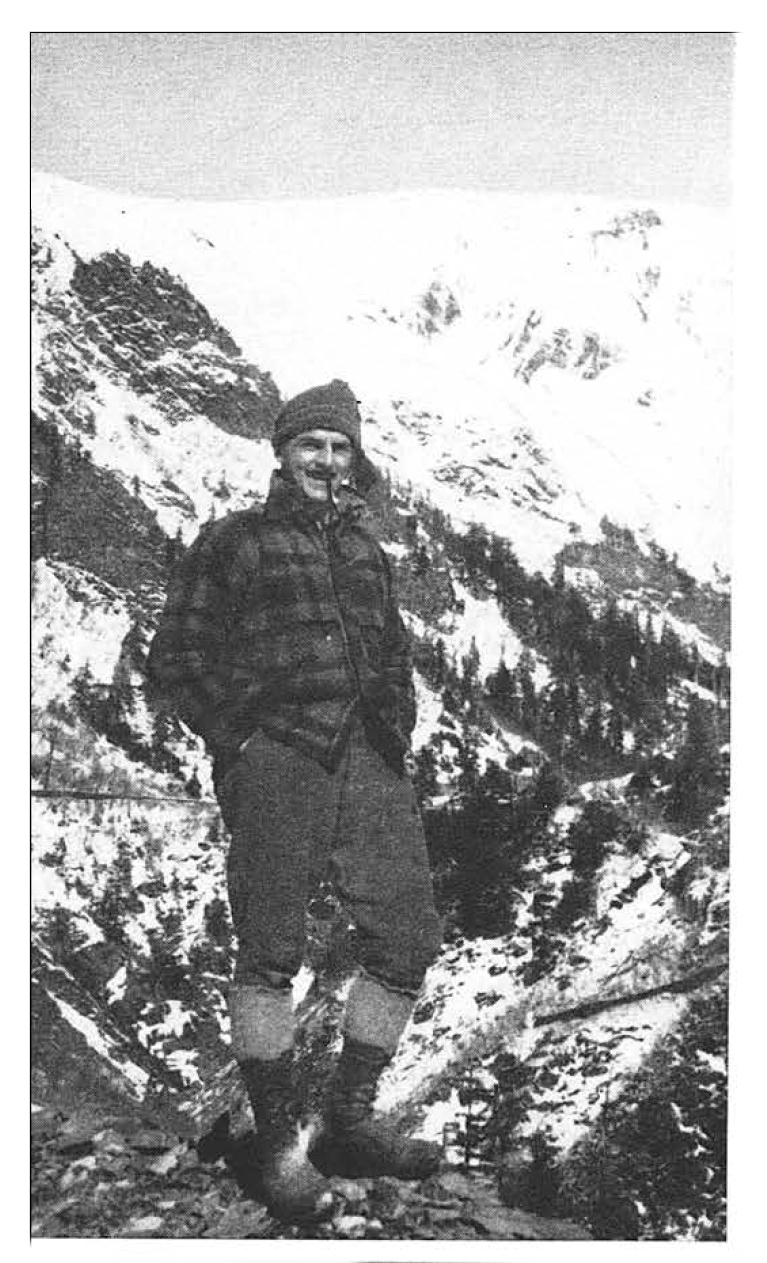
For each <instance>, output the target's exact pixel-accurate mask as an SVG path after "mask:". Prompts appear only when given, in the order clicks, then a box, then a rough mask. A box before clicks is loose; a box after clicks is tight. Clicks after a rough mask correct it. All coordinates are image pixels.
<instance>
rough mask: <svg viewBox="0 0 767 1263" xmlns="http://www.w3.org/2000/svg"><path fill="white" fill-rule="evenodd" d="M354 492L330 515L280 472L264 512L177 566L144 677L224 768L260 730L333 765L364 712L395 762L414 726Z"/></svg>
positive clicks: (395, 634)
mask: <svg viewBox="0 0 767 1263" xmlns="http://www.w3.org/2000/svg"><path fill="white" fill-rule="evenodd" d="M363 511H364V502H363V501H362V500H361V498H360V497H357V496H354V497H347V501H346V503H345V504H344V505H342V507H341V508H340V511H338V512H337V513H335V514H334V516H333V518H332V520H331V521H330V523H329V524H328V523H327V522H324V521H321V520H318V517H317V515H316V512H312V506H311V505H309V504H308V502H307V501H306V500H305V499H304V498H303V497H302V496H301V494H300V492H298V490H297V489H296V488H295V487H294V486H293V484H291V483H289V482H286V481H285V480H284V479H283V478H282V477H281V476H280V474H279V473H276V474H275V475H274V476H273V479H272V484H271V487H270V491H269V496H268V498H267V500H266V503H265V505H264V507H263V509H252V510H245V511H244V512H239V513H232V514H230V515H229V516H228V517H226V518H224V519H222V520H221V521H220V522H214V523H211V524H209V525H208V526H206V527H204V528H203V530H202V531H201V533H200V534H199V536H198V537H197V539H196V540H195V541H194V543H193V544H192V545H191V546H190V548H189V549H188V550H187V551H186V553H185V554H184V556H183V557H182V559H181V561H180V563H179V565H178V567H177V569H176V571H175V572H174V574H173V577H172V580H171V584H170V588H169V591H168V597H167V601H166V604H165V609H164V611H163V614H162V616H161V620H160V624H159V627H158V630H157V633H156V635H155V637H154V639H153V641H152V645H151V647H150V652H149V660H148V675H149V679H150V681H151V684H152V686H153V689H154V691H155V693H156V694H157V693H159V694H161V695H164V697H165V699H166V701H168V702H169V703H170V704H171V705H172V706H173V708H174V709H175V710H176V712H177V713H178V714H179V715H180V717H181V718H182V719H183V720H184V721H185V722H186V723H187V724H188V725H189V727H190V728H192V729H193V730H194V731H195V732H198V733H200V734H201V735H202V736H203V737H204V739H205V741H206V743H207V745H208V746H209V748H210V750H211V752H212V754H213V755H214V758H215V760H216V764H217V768H216V772H217V776H216V779H218V775H220V774H221V773H222V772H223V771H225V770H226V767H227V766H228V765H229V764H231V762H232V761H233V760H234V759H235V758H236V756H237V751H238V749H239V747H240V746H241V744H242V742H243V741H244V740H245V739H246V738H247V737H248V736H249V735H251V734H252V733H253V732H254V731H255V729H256V728H260V729H262V730H263V731H264V732H265V733H266V734H267V735H269V736H271V737H273V738H275V739H276V740H278V741H282V742H285V743H286V744H288V745H291V746H294V747H296V748H297V749H299V750H301V751H303V752H304V753H305V754H307V755H309V756H310V757H312V758H315V759H317V760H318V761H319V762H320V763H322V764H323V765H324V766H325V767H327V768H329V769H331V770H332V769H333V768H335V767H336V766H337V765H338V762H339V760H340V757H341V754H342V751H343V748H344V745H345V743H346V739H347V737H348V734H349V731H350V729H351V727H352V724H353V723H354V722H355V719H356V718H361V719H362V722H363V723H364V725H365V729H366V732H367V734H368V738H369V740H370V741H371V743H372V744H373V746H374V747H375V748H376V749H377V750H379V752H380V753H381V754H382V755H383V757H384V758H385V759H386V761H387V762H388V763H389V764H390V766H392V767H394V768H395V769H396V770H397V771H399V772H400V773H401V772H402V770H403V766H404V762H403V761H404V754H405V751H406V750H407V748H408V745H409V742H410V735H411V732H412V729H413V726H414V723H415V694H414V689H413V676H412V663H411V657H410V648H409V642H408V636H407V633H406V631H405V628H404V625H403V623H402V619H401V617H400V614H399V610H398V607H397V603H396V599H395V595H394V592H393V588H392V576H391V571H390V568H389V564H388V561H387V558H386V555H385V554H384V552H383V551H382V549H381V547H380V545H379V544H378V543H377V542H376V541H375V539H374V538H373V536H372V535H371V534H370V532H369V530H367V529H366V528H365V526H364V525H363V524H362V522H361V521H360V518H361V516H362V513H363Z"/></svg>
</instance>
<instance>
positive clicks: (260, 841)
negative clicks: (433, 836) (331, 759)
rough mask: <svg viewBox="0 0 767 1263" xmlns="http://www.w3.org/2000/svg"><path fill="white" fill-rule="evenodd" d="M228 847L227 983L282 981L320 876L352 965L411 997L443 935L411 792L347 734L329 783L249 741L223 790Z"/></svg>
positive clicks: (295, 758)
mask: <svg viewBox="0 0 767 1263" xmlns="http://www.w3.org/2000/svg"><path fill="white" fill-rule="evenodd" d="M220 797H221V805H222V809H223V811H224V815H225V819H226V822H227V824H228V826H229V829H230V832H231V835H232V841H231V847H230V851H229V860H228V873H227V875H228V887H229V902H230V906H231V910H232V920H233V923H234V929H235V933H236V935H237V940H238V953H237V963H236V968H235V980H236V981H237V982H242V983H248V982H258V981H260V980H262V979H263V978H264V977H265V976H266V977H271V976H273V975H274V974H277V975H279V976H280V978H284V979H287V978H290V977H292V976H293V975H294V974H295V973H296V972H297V971H298V969H299V967H300V965H301V961H302V959H303V955H304V948H305V933H306V929H305V927H306V921H305V913H306V906H307V902H308V899H309V897H310V893H311V890H312V887H313V885H314V884H316V883H317V882H318V880H319V879H320V878H321V877H322V876H323V874H324V873H325V872H327V873H328V875H329V876H330V877H331V879H332V881H333V883H334V886H335V889H336V891H337V893H338V895H339V897H340V899H341V901H342V902H343V904H344V907H345V909H346V911H347V912H348V913H349V916H350V918H351V920H352V921H353V922H354V925H355V928H356V932H357V943H358V950H359V959H360V963H361V964H362V965H363V967H364V968H365V969H366V970H367V972H368V973H370V974H371V975H373V976H374V977H377V978H378V979H380V980H381V981H382V982H384V983H386V984H388V985H389V986H391V987H396V988H400V989H402V990H405V991H411V992H413V993H414V992H415V991H417V990H418V987H419V986H420V984H421V981H422V979H423V976H424V974H425V972H426V970H427V968H428V967H429V965H430V964H431V963H432V961H433V960H434V958H435V956H436V954H437V952H438V950H439V946H440V943H441V939H442V926H441V922H440V919H439V917H438V915H437V912H436V909H435V907H434V898H433V893H432V883H431V874H430V871H429V863H428V857H427V853H426V842H425V838H424V833H423V826H422V824H421V817H420V812H419V810H418V805H417V802H416V800H415V795H414V792H413V787H412V785H411V783H410V781H409V780H408V778H406V777H400V776H398V775H397V774H396V773H395V772H393V771H392V770H391V769H390V768H389V767H388V766H387V764H386V763H384V761H383V759H382V758H381V757H380V755H379V754H377V753H376V751H375V750H373V749H372V747H371V746H370V745H369V743H368V741H367V739H366V738H365V735H364V733H363V731H362V729H361V728H357V729H355V730H354V731H353V733H352V735H351V738H350V740H349V744H348V745H347V747H346V750H345V752H344V755H343V758H342V760H341V764H340V766H339V767H338V769H337V770H336V771H335V772H328V771H326V770H325V768H323V767H321V765H320V764H319V763H317V762H315V761H314V760H312V759H309V758H308V757H306V756H305V755H303V754H301V753H299V752H298V751H296V750H293V749H292V748H291V747H289V746H286V745H283V744H282V743H280V742H276V741H272V740H271V739H270V738H269V737H267V736H265V735H264V734H263V733H261V732H256V733H255V734H254V735H253V736H252V737H251V738H250V740H249V741H248V742H247V744H246V745H245V747H244V749H243V751H242V753H241V755H240V757H239V759H238V761H237V763H236V764H235V766H234V767H233V768H232V769H231V770H230V771H229V772H228V773H227V776H226V778H225V780H224V784H223V786H222V787H221V795H220Z"/></svg>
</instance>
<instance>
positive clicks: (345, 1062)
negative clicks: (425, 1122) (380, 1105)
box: [312, 1034, 442, 1180]
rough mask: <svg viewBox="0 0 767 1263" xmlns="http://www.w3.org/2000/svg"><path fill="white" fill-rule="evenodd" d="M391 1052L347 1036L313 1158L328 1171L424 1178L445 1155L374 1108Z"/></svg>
mask: <svg viewBox="0 0 767 1263" xmlns="http://www.w3.org/2000/svg"><path fill="white" fill-rule="evenodd" d="M391 1059H392V1054H391V1053H389V1052H386V1051H384V1049H382V1048H377V1047H375V1045H373V1044H364V1043H362V1042H361V1041H359V1040H356V1039H353V1038H352V1037H351V1036H349V1035H348V1034H347V1035H346V1037H345V1039H344V1044H343V1048H342V1051H341V1055H340V1057H339V1059H338V1064H337V1066H336V1071H335V1074H334V1076H333V1080H332V1082H331V1087H330V1092H329V1096H328V1105H327V1111H326V1118H325V1130H324V1132H323V1134H322V1136H321V1137H320V1140H319V1141H318V1143H317V1145H316V1146H315V1147H314V1149H313V1150H312V1161H314V1162H315V1163H316V1164H317V1166H319V1168H320V1170H322V1171H324V1172H325V1173H326V1174H327V1175H331V1174H333V1175H343V1176H348V1177H354V1176H357V1177H363V1176H377V1175H392V1176H395V1177H396V1178H397V1179H400V1180H423V1179H425V1178H426V1177H427V1176H428V1175H431V1174H432V1173H433V1172H434V1171H436V1169H437V1167H438V1166H439V1164H440V1162H441V1159H442V1152H441V1149H440V1146H439V1145H436V1144H432V1143H431V1142H430V1141H427V1140H413V1139H411V1138H410V1137H408V1136H405V1135H403V1134H402V1133H401V1132H400V1131H398V1130H397V1128H396V1126H395V1125H394V1124H393V1123H392V1122H390V1121H389V1120H388V1119H386V1118H385V1117H384V1116H383V1115H381V1114H375V1113H374V1112H373V1101H374V1100H375V1095H376V1091H377V1088H378V1080H379V1079H380V1077H381V1075H382V1074H383V1072H384V1070H385V1069H386V1067H387V1066H388V1064H389V1062H390V1061H391Z"/></svg>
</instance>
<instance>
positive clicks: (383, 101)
mask: <svg viewBox="0 0 767 1263" xmlns="http://www.w3.org/2000/svg"><path fill="white" fill-rule="evenodd" d="M733 45H734V39H733V37H732V36H731V35H729V34H727V33H721V34H714V33H688V34H685V33H680V32H671V33H655V34H649V33H645V32H640V33H634V34H631V33H613V34H610V33H591V34H589V33H582V32H574V33H570V34H564V33H556V32H554V33H552V32H545V33H539V34H532V33H524V32H522V33H520V32H517V33H508V32H505V33H504V32H501V33H498V34H485V33H477V32H474V33H463V34H462V33H453V32H431V33H428V32H427V33H408V32H399V33H392V34H380V33H378V34H376V33H349V32H346V33H344V32H340V33H336V34H333V33H327V32H318V33H314V34H297V33H292V32H287V33H276V34H268V33H264V32H251V33H232V34H227V33H191V32H170V33H165V34H163V33H156V32H138V33H132V34H126V33H120V32H102V33H74V32H64V33H50V32H40V33H35V34H33V35H32V97H31V151H32V166H33V168H34V169H36V170H40V171H46V172H49V173H53V174H57V175H63V176H67V177H68V178H70V179H73V180H79V181H82V182H83V183H87V184H93V185H95V186H97V187H101V188H106V189H112V190H115V191H122V192H129V193H133V194H137V195H148V196H163V197H174V198H201V199H205V200H239V199H253V198H257V199H261V198H268V199H273V198H313V197H328V196H341V195H345V194H349V193H365V192H389V191H394V190H399V189H423V188H462V189H489V190H507V191H512V192H522V193H528V192H529V193H535V192H564V193H572V192H575V193H594V194H600V195H603V196H617V197H626V196H628V197H632V196H637V197H644V196H650V195H652V196H655V197H657V198H658V199H664V200H668V201H682V202H693V203H698V204H703V205H720V206H721V205H725V204H727V202H728V201H729V197H730V148H731V117H730V116H731V98H732V82H731V81H732V57H733Z"/></svg>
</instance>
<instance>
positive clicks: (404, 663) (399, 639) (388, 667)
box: [383, 554, 416, 744]
mask: <svg viewBox="0 0 767 1263" xmlns="http://www.w3.org/2000/svg"><path fill="white" fill-rule="evenodd" d="M384 560H385V562H386V572H387V579H388V584H389V599H388V601H387V607H386V623H385V628H384V645H383V663H384V675H385V677H386V681H387V684H388V685H389V686H390V687H391V688H392V689H393V691H394V693H395V695H396V710H397V726H398V728H399V729H400V732H401V733H402V736H403V738H404V739H405V742H406V744H407V743H409V740H410V736H411V734H412V731H413V729H414V727H415V721H416V701H415V686H414V684H413V657H412V650H411V645H410V636H409V633H408V631H407V629H406V627H405V624H404V623H403V621H402V615H401V614H400V611H399V605H398V603H397V596H396V591H395V586H394V580H393V576H392V573H391V567H390V565H389V561H388V558H386V556H385V554H384Z"/></svg>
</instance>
